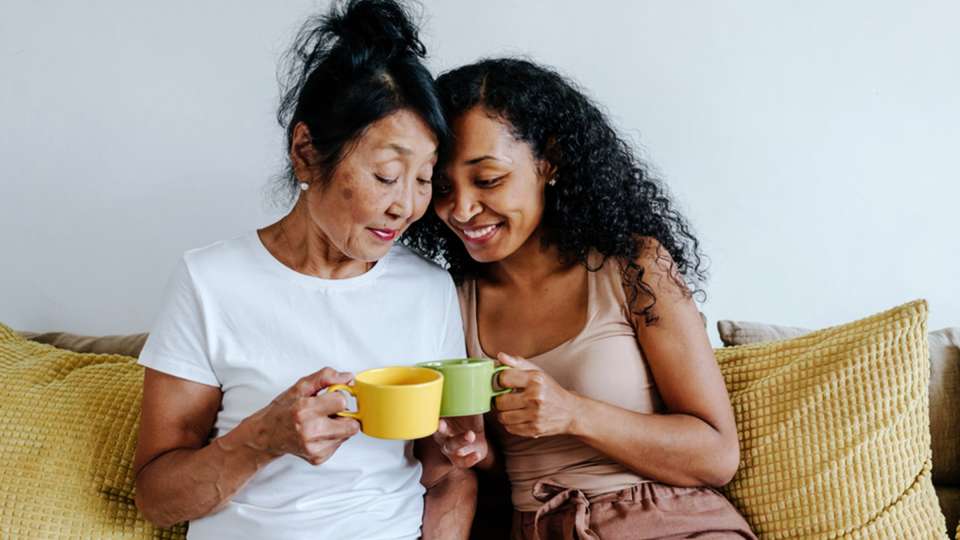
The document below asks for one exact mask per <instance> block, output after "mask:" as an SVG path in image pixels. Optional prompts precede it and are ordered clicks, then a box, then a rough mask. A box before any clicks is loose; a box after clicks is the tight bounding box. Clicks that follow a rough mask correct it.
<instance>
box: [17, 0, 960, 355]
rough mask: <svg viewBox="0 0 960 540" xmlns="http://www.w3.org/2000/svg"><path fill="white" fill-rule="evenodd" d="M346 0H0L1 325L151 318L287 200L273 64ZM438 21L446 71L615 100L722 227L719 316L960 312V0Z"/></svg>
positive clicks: (714, 231) (660, 168)
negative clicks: (334, 0)
mask: <svg viewBox="0 0 960 540" xmlns="http://www.w3.org/2000/svg"><path fill="white" fill-rule="evenodd" d="M324 6H326V2H311V1H302V0H301V1H292V0H285V1H284V2H263V1H231V2H226V1H209V0H208V1H204V2H187V1H184V0H171V1H166V2H162V3H147V2H129V1H121V0H103V1H99V2H66V1H61V2H45V1H35V2H34V1H31V2H27V1H10V0H6V1H4V2H3V3H2V4H0V69H2V83H0V227H2V229H0V230H2V231H3V233H4V234H3V246H2V250H0V253H2V255H0V257H2V264H0V321H2V322H4V323H6V324H8V325H11V326H13V327H15V328H20V329H30V330H52V329H65V330H71V331H75V332H85V333H94V334H102V333H125V332H134V331H143V330H145V329H148V328H149V326H150V324H151V321H152V319H153V317H154V315H155V313H156V311H157V309H158V305H159V302H160V299H161V294H162V291H163V286H164V283H165V281H166V278H167V275H168V274H169V272H170V271H171V269H172V268H173V265H174V264H175V262H176V261H177V259H178V257H179V256H180V254H181V253H182V252H183V251H185V250H187V249H189V248H192V247H197V246H202V245H206V244H208V243H210V242H214V241H216V240H219V239H224V238H230V237H233V236H236V235H238V234H240V233H243V232H244V231H248V230H251V229H254V228H257V227H261V226H264V225H266V224H268V223H270V222H271V221H272V220H273V219H275V218H276V217H277V216H278V215H280V214H281V210H282V209H279V208H277V207H275V206H271V204H270V203H269V200H270V197H269V194H268V192H267V191H266V188H267V186H268V184H269V182H270V178H271V177H272V176H273V175H275V174H276V173H277V172H278V171H280V169H281V166H282V161H281V157H282V135H281V131H280V129H279V128H278V127H277V125H276V123H275V121H274V111H275V105H276V98H277V85H276V80H275V67H276V62H277V58H278V55H279V54H280V53H281V52H282V51H283V50H284V48H285V47H286V46H287V44H288V43H289V40H290V38H291V36H292V34H293V32H294V31H295V30H296V29H297V28H298V26H299V25H300V23H301V22H302V21H303V19H304V18H305V17H306V16H307V15H309V14H311V13H314V12H316V11H318V10H321V9H323V8H324ZM424 12H425V13H424V20H423V24H424V38H425V41H426V43H427V45H428V48H429V51H430V53H431V62H430V65H431V68H433V69H434V70H436V71H439V70H443V69H447V68H450V67H453V66H456V65H459V64H462V63H465V62H469V61H473V60H475V59H477V58H479V57H481V56H489V55H497V54H527V55H530V56H531V57H533V58H535V59H537V60H540V61H542V62H545V63H547V64H551V65H553V66H556V67H558V68H559V69H561V70H562V71H563V72H565V73H566V74H568V75H570V76H572V77H573V78H575V79H576V80H577V81H579V82H580V83H581V84H582V85H583V86H584V87H585V88H586V89H587V90H588V91H589V93H590V94H591V95H592V96H593V97H595V98H596V99H597V100H598V101H599V102H600V103H602V104H603V105H604V106H605V107H606V109H607V110H608V111H609V113H610V115H611V117H612V118H613V119H614V121H615V122H616V124H617V125H618V126H619V127H620V128H621V129H622V130H623V132H624V133H626V134H627V135H628V136H629V137H630V138H631V139H632V140H633V141H634V142H635V143H636V144H637V145H638V146H639V147H640V149H641V152H642V155H643V156H644V158H645V159H646V160H647V161H648V162H649V163H650V164H651V165H652V166H653V167H654V168H655V170H656V171H657V173H658V174H659V175H660V176H661V177H663V178H664V179H665V180H666V181H667V182H668V183H669V185H670V186H671V189H672V190H673V192H674V193H675V195H676V196H677V198H678V201H679V203H680V206H681V208H682V209H683V210H684V211H685V212H686V213H687V215H688V216H689V217H690V219H691V221H692V222H693V224H694V226H695V227H696V229H697V231H698V233H699V234H700V236H701V238H702V240H703V247H704V248H705V249H706V251H707V252H708V254H709V255H710V257H711V270H712V278H711V281H710V282H709V284H708V298H707V302H706V303H705V304H704V305H703V310H704V312H705V313H706V314H707V316H708V317H709V318H710V320H711V327H712V326H713V324H712V323H713V322H715V321H716V320H717V319H721V318H733V319H744V320H761V321H768V322H776V323H782V324H791V325H803V326H810V327H817V326H825V325H830V324H837V323H841V322H845V321H847V320H851V319H854V318H859V317H862V316H865V315H868V314H870V313H873V312H876V311H879V310H882V309H885V308H888V307H891V306H893V305H896V304H899V303H902V302H906V301H908V300H911V299H913V298H918V297H924V298H927V299H928V300H929V301H930V306H931V321H930V326H931V328H937V327H940V326H947V325H958V324H960V287H958V285H957V278H958V275H960V272H958V268H960V240H958V238H960V235H958V232H960V226H958V220H957V211H956V208H957V206H958V203H960V181H958V180H960V174H958V172H957V171H958V162H957V159H958V155H960V151H958V150H960V61H958V60H957V59H958V57H960V32H957V31H956V24H957V21H958V20H960V3H957V2H953V1H946V0H942V1H911V2H907V1H902V2H899V1H884V2H875V1H868V0H847V1H845V2H830V1H823V0H813V1H804V2H789V1H767V0H737V1H731V0H727V1H706V0H704V1H676V2H666V1H653V0H643V1H633V2H626V1H623V2H610V1H608V2H589V3H587V2H582V1H563V2H561V1H529V0H527V1H524V2H514V1H505V0H494V1H491V0H486V1H484V2H467V1H457V2H453V1H443V2H441V1H434V2H425V5H424ZM711 332H713V329H712V328H711ZM714 340H716V336H715V335H714Z"/></svg>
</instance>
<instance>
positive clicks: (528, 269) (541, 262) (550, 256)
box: [487, 229, 570, 288]
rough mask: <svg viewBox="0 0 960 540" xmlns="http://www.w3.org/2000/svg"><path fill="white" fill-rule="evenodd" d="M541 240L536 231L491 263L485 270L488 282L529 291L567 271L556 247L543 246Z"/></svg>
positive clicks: (539, 234)
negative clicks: (501, 257)
mask: <svg viewBox="0 0 960 540" xmlns="http://www.w3.org/2000/svg"><path fill="white" fill-rule="evenodd" d="M541 238H542V236H541V233H540V231H539V229H538V230H537V231H535V232H534V233H533V234H532V235H530V238H528V239H527V241H526V242H524V243H523V245H522V246H520V248H519V249H517V250H516V251H514V252H513V253H511V254H510V256H508V257H507V258H505V259H503V260H500V261H497V262H495V263H491V264H490V265H489V266H488V268H487V278H488V280H489V281H491V282H493V283H497V284H501V285H508V286H516V287H522V288H533V287H536V286H537V285H539V284H540V283H542V282H543V281H544V280H545V279H547V278H548V277H550V276H552V275H554V274H557V273H560V272H564V271H566V270H568V269H569V268H570V265H569V264H564V263H563V262H562V261H561V259H560V251H559V250H558V249H557V248H556V246H554V245H548V246H544V245H543V244H542V243H541Z"/></svg>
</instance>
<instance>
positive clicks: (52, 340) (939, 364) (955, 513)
mask: <svg viewBox="0 0 960 540" xmlns="http://www.w3.org/2000/svg"><path fill="white" fill-rule="evenodd" d="M924 309H925V305H924ZM924 316H925V312H924ZM924 321H925V319H924ZM718 328H719V330H720V335H721V338H722V340H723V341H724V344H725V345H727V346H733V347H738V348H739V347H746V349H745V350H747V351H751V350H755V349H750V347H752V346H755V344H757V343H761V344H762V343H768V342H771V341H774V340H784V339H792V338H796V337H799V336H803V335H805V334H806V332H807V330H804V329H799V328H790V327H782V326H773V325H764V324H759V323H744V322H735V321H720V322H719V323H718ZM924 329H925V326H924ZM21 335H22V336H23V337H26V338H28V339H29V340H31V341H33V342H35V343H38V344H46V345H49V346H52V347H55V348H57V349H60V350H65V351H76V352H82V353H95V354H97V355H112V356H103V357H102V358H104V359H106V358H110V359H111V362H114V361H115V362H119V363H123V360H121V359H122V358H127V359H128V360H129V361H127V362H126V363H125V364H123V365H124V366H125V368H124V369H127V370H139V368H138V367H137V366H135V365H134V364H133V363H132V359H129V358H128V357H136V356H137V355H138V353H139V351H140V349H141V348H142V346H143V343H144V341H145V340H146V334H134V335H127V336H104V337H92V336H78V335H74V334H70V333H65V332H47V333H29V332H23V333H21ZM44 350H46V349H44ZM926 350H927V349H926V348H924V353H926ZM722 351H723V349H720V350H718V354H722ZM929 354H930V370H931V377H930V383H929V384H930V386H929V398H930V412H929V414H930V418H931V424H930V431H931V433H930V435H931V438H930V443H929V445H930V446H932V448H933V471H932V479H933V483H934V485H935V488H936V493H937V497H938V498H939V504H940V507H941V509H942V512H943V515H944V516H946V527H947V530H948V531H950V535H951V537H952V536H953V535H954V534H957V535H958V536H957V538H958V540H960V529H958V523H957V521H958V519H960V394H958V392H960V329H956V328H954V329H945V330H942V331H938V332H934V333H933V334H931V337H930V346H929ZM115 355H122V356H115ZM91 358H100V357H91ZM85 365H86V364H85ZM113 365H114V364H110V365H109V366H108V367H106V368H104V369H107V370H109V369H119V368H115V367H111V366H113ZM116 365H119V364H116ZM94 367H99V366H94ZM106 373H109V371H107V372H106ZM118 373H119V372H118ZM130 373H132V375H129V376H133V377H136V376H139V373H140V372H139V371H136V372H135V373H134V372H130ZM61 376H62V375H61V374H57V375H56V377H61ZM56 377H55V378H56ZM106 377H107V378H109V377H111V375H106ZM98 380H102V379H98ZM122 399H123V400H126V401H131V402H134V405H135V406H138V403H139V394H136V395H135V396H132V397H131V396H126V397H123V398H122ZM121 405H122V404H119V403H115V404H114V405H109V404H108V405H103V404H100V405H97V407H99V409H97V410H91V411H90V413H89V414H90V415H91V417H92V420H91V421H93V422H96V415H97V414H98V411H99V410H101V409H102V408H103V407H111V406H113V407H119V406H121ZM10 414H11V411H0V420H2V419H3V417H4V416H8V415H10ZM12 414H13V415H14V416H16V414H17V413H16V411H13V412H12ZM127 416H129V414H128V415H127ZM115 425H117V424H115ZM122 426H123V427H121V428H119V429H121V430H126V431H129V433H120V434H118V436H119V439H120V440H122V441H125V442H122V443H119V444H120V445H121V446H123V445H125V450H124V449H116V450H113V449H111V451H110V452H108V453H117V454H119V453H123V452H126V453H127V454H129V453H130V448H129V445H130V441H131V440H133V433H134V432H135V428H136V418H132V419H131V418H126V420H125V421H124V422H123V423H122ZM0 427H2V426H0ZM27 427H29V426H27ZM114 429H118V428H114ZM28 440H29V439H28ZM84 444H85V445H87V446H89V445H90V444H91V443H86V442H85V443H84ZM92 444H94V445H98V444H102V443H100V442H95V443H92ZM111 448H113V447H111ZM96 450H97V449H95V448H94V449H87V450H84V452H94V453H95V452H96ZM101 453H102V452H101ZM129 465H130V463H129V462H127V461H122V462H120V463H117V462H116V461H115V460H114V462H113V463H112V464H111V465H110V467H111V468H112V469H114V470H117V469H118V470H120V475H121V476H123V474H124V467H126V468H127V469H128V468H129ZM98 466H99V465H97V464H96V463H94V464H93V465H91V467H92V468H91V469H90V472H89V473H87V474H88V475H90V476H91V477H96V478H95V479H96V481H97V485H98V486H101V487H99V488H98V491H99V494H98V496H99V497H102V498H103V499H105V500H108V501H109V504H110V505H113V506H110V508H114V507H118V508H120V507H122V508H123V509H124V510H122V511H117V515H119V516H120V517H116V516H113V517H110V516H111V515H112V514H111V512H114V510H109V509H108V510H107V511H106V514H105V515H107V516H108V517H105V518H103V519H100V521H98V522H97V523H98V526H100V527H101V529H99V530H100V531H104V530H106V531H111V532H110V534H109V535H107V536H109V537H110V538H169V539H179V538H182V537H183V534H184V531H185V528H184V527H183V526H179V527H175V528H173V529H158V528H155V527H152V526H151V525H149V524H147V523H145V522H143V521H142V518H140V517H139V516H136V515H135V510H133V513H131V510H130V508H131V507H132V488H130V487H129V485H130V483H131V479H130V478H129V474H128V475H127V477H126V478H120V479H118V480H116V481H115V482H113V483H112V484H111V483H110V482H106V484H110V486H108V487H106V488H105V487H102V486H103V485H105V483H104V482H102V480H103V479H102V478H101V477H102V476H109V475H105V473H103V472H101V471H99V470H98V469H97V467H98ZM103 467H106V465H104V466H103ZM128 472H129V471H127V473H128ZM480 480H481V495H480V500H479V504H478V513H477V519H476V520H475V523H474V537H476V538H500V537H505V536H504V535H505V534H506V531H507V530H508V527H509V518H510V506H509V492H508V490H507V487H506V486H505V485H504V484H503V483H502V481H500V480H499V479H497V478H485V477H481V479H480ZM122 484H127V485H128V487H127V488H123V487H116V486H121V485H122ZM25 497H26V496H24V495H23V493H17V492H14V493H10V492H5V491H4V488H3V486H0V538H7V537H8V536H9V537H11V538H12V537H14V536H12V535H11V534H10V531H12V530H17V531H22V530H25V529H14V528H11V527H10V526H8V525H9V523H14V522H13V521H11V518H10V516H14V518H16V517H17V516H18V515H19V514H18V513H20V512H21V510H22V505H23V504H24V503H23V501H24V500H26V499H25ZM33 502H35V500H33ZM58 504H60V505H63V504H64V503H62V502H60V503H58ZM58 511H65V512H69V511H70V509H69V508H61V509H53V508H51V509H50V514H51V515H55V514H57V512H58ZM31 519H32V518H31ZM924 519H927V518H924ZM930 519H933V520H936V519H943V518H942V517H939V516H938V517H933V518H930ZM4 520H6V521H7V524H5V523H4ZM49 521H50V523H51V524H54V523H56V522H57V519H55V518H51V519H50V520H49ZM5 527H7V528H5ZM31 527H38V528H36V529H35V531H37V532H36V536H28V537H31V538H57V537H60V536H58V531H57V529H56V526H55V525H50V526H49V527H46V528H44V522H43V519H41V521H40V525H36V524H35V523H34V524H33V525H31ZM30 530H31V531H33V530H34V529H30ZM938 530H939V527H938ZM954 531H957V532H956V533H955V532H954ZM107 536H104V535H103V533H102V532H101V533H98V535H92V536H88V537H90V538H100V537H107ZM806 536H811V537H812V536H815V535H813V534H810V535H806V534H803V533H802V532H797V533H796V534H794V535H792V537H806ZM850 536H851V537H856V535H855V534H854V535H850ZM908 536H909V535H907V536H904V537H908ZM71 537H73V536H71ZM81 537H82V536H81ZM783 537H788V536H783ZM937 537H940V536H939V535H938V536H937Z"/></svg>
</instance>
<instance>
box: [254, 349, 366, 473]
mask: <svg viewBox="0 0 960 540" xmlns="http://www.w3.org/2000/svg"><path fill="white" fill-rule="evenodd" d="M352 380H353V375H352V374H351V373H345V372H339V371H336V370H334V369H333V368H329V367H326V368H323V369H321V370H320V371H318V372H316V373H313V374H311V375H307V376H306V377H303V378H302V379H300V380H299V381H297V382H296V384H294V385H293V386H291V387H290V388H289V389H287V390H286V391H285V392H284V393H282V394H280V395H279V396H277V397H276V398H275V399H274V400H273V401H272V402H271V403H270V404H269V405H267V406H266V407H264V408H263V409H261V410H260V411H259V412H257V413H256V414H255V415H254V416H255V417H257V419H258V422H257V425H258V430H257V432H258V435H259V436H258V437H257V443H256V444H257V445H258V446H260V448H261V449H262V450H263V451H265V452H267V453H269V454H271V455H274V456H279V455H283V454H293V455H295V456H298V457H300V458H303V459H304V460H306V461H307V462H309V463H310V464H311V465H320V464H321V463H323V462H324V461H326V460H328V459H330V456H332V455H333V453H334V452H336V451H337V449H338V448H340V445H341V444H343V442H344V441H346V440H347V439H349V438H350V437H352V436H354V435H356V434H357V432H358V431H360V423H359V422H357V421H356V420H354V419H353V418H347V417H342V416H333V415H335V414H336V413H338V412H340V411H342V410H344V409H345V408H346V406H347V400H346V398H344V397H343V395H342V394H341V393H339V392H329V393H326V394H322V395H317V392H319V391H320V390H323V389H324V388H326V387H328V386H330V385H332V384H347V383H349V382H350V381H352Z"/></svg>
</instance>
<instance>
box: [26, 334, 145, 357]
mask: <svg viewBox="0 0 960 540" xmlns="http://www.w3.org/2000/svg"><path fill="white" fill-rule="evenodd" d="M23 335H24V336H25V337H26V338H27V339H29V340H31V341H36V342H38V343H46V344H47V345H53V346H54V347H56V348H58V349H66V350H68V351H74V352H84V353H97V354H122V355H124V356H132V357H134V358H136V357H139V356H140V351H141V350H142V349H143V344H144V343H146V341H147V334H129V335H121V336H82V335H79V334H71V333H68V332H44V333H42V334H37V333H24V334H23Z"/></svg>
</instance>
